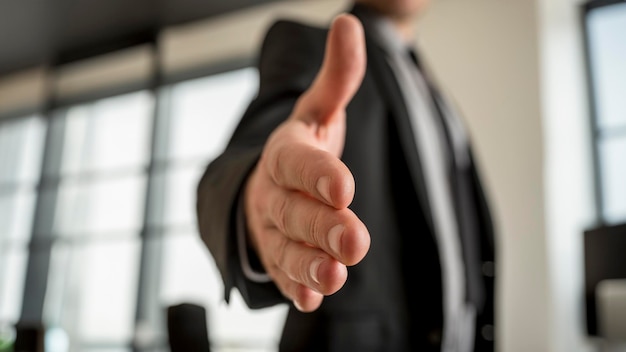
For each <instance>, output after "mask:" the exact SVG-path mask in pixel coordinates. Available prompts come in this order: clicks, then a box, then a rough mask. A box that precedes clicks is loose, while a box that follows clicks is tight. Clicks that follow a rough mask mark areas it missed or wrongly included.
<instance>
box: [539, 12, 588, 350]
mask: <svg viewBox="0 0 626 352" xmlns="http://www.w3.org/2000/svg"><path fill="white" fill-rule="evenodd" d="M581 3H582V1H580V0H542V1H538V4H539V13H540V18H539V20H540V33H541V37H540V43H539V44H540V49H541V74H540V76H541V93H542V94H541V96H542V112H543V116H544V118H543V120H544V126H543V127H544V132H543V133H544V139H545V141H546V143H545V170H544V174H545V177H546V183H545V198H546V203H545V204H546V205H545V206H546V220H547V221H546V229H547V231H548V234H549V236H548V258H549V263H548V264H549V265H548V267H549V269H550V271H549V275H550V276H549V281H550V293H551V296H550V301H549V302H550V307H551V310H550V314H551V315H550V322H551V330H550V335H551V345H550V347H551V351H555V352H570V351H576V352H578V351H594V350H596V346H594V345H593V344H592V342H594V341H592V340H590V339H588V338H587V336H586V333H585V328H586V327H585V325H584V320H583V319H584V317H585V315H584V314H585V312H584V308H583V307H584V306H583V305H582V304H583V302H584V301H583V299H584V296H583V294H584V286H583V284H584V282H583V273H584V271H583V270H584V267H583V246H582V241H583V231H584V229H585V228H586V227H588V226H589V225H590V223H591V221H592V220H593V218H594V212H595V210H594V199H593V198H594V195H593V177H592V176H593V175H592V174H593V169H592V160H591V141H590V136H591V132H590V129H589V126H590V123H589V116H588V113H587V111H588V102H587V94H586V93H587V92H586V88H585V84H586V83H585V71H584V56H583V42H582V39H583V38H582V28H581V24H582V22H581V17H580V15H581V12H580V4H581Z"/></svg>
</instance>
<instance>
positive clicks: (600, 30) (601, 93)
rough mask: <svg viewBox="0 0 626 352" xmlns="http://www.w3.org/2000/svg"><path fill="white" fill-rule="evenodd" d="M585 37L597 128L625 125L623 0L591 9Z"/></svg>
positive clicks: (625, 24)
mask: <svg viewBox="0 0 626 352" xmlns="http://www.w3.org/2000/svg"><path fill="white" fill-rule="evenodd" d="M588 27H589V32H588V39H589V50H590V63H591V70H592V71H591V72H592V82H593V88H594V92H593V93H594V97H595V99H596V113H597V114H598V124H599V125H600V127H601V128H610V127H617V126H622V127H625V126H626V99H624V94H625V92H626V65H625V64H624V63H626V35H624V33H626V3H622V4H615V5H610V6H604V7H601V8H598V9H594V10H592V11H591V12H590V13H589V16H588Z"/></svg>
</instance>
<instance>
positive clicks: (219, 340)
mask: <svg viewBox="0 0 626 352" xmlns="http://www.w3.org/2000/svg"><path fill="white" fill-rule="evenodd" d="M163 248H164V253H163V266H162V267H163V274H162V275H163V276H162V281H161V290H160V291H161V301H162V302H163V305H164V307H166V306H169V305H173V304H178V303H183V302H188V303H195V304H200V305H202V306H204V307H205V308H206V309H207V316H208V317H207V318H208V323H207V324H208V327H209V337H210V339H211V342H212V343H214V344H215V345H217V346H220V347H221V348H223V350H229V348H231V349H232V350H248V348H250V347H251V346H256V348H258V349H264V348H274V347H276V346H277V342H278V338H279V336H280V332H281V330H282V326H283V323H284V318H285V316H286V312H287V306H275V307H271V308H267V309H260V310H254V311H252V310H250V309H248V308H247V307H246V305H245V303H244V302H243V300H242V299H241V297H240V296H239V295H238V293H237V291H233V295H232V296H231V298H232V301H231V304H230V305H226V304H225V303H224V302H223V299H222V298H223V290H224V289H223V284H222V281H221V279H220V276H219V272H218V271H217V268H216V267H215V263H214V262H213V259H212V258H211V256H210V254H209V252H208V251H207V249H206V247H205V246H204V244H203V243H202V241H201V240H200V237H199V235H197V234H195V233H190V234H172V235H169V236H167V237H166V238H165V243H164V246H163ZM258 349H257V350H258Z"/></svg>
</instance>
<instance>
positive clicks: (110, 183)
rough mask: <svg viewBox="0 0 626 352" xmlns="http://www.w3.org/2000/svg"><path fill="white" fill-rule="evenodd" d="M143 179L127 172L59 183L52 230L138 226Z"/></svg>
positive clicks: (69, 232) (99, 230)
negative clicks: (124, 175) (111, 177)
mask: <svg viewBox="0 0 626 352" xmlns="http://www.w3.org/2000/svg"><path fill="white" fill-rule="evenodd" d="M145 181H146V178H145V176H127V177H120V178H117V179H112V180H100V181H96V182H89V183H73V182H65V183H63V184H62V185H61V187H60V191H59V198H58V202H57V209H56V217H55V222H54V233H56V234H59V235H79V234H85V233H110V232H119V231H124V232H131V231H138V230H140V228H141V226H142V223H143V207H144V202H145V200H144V194H145Z"/></svg>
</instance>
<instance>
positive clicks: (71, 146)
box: [61, 92, 153, 174]
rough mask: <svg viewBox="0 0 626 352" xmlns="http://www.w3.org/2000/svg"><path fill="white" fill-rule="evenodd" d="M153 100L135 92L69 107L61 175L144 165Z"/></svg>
mask: <svg viewBox="0 0 626 352" xmlns="http://www.w3.org/2000/svg"><path fill="white" fill-rule="evenodd" d="M152 111H153V98H152V95H150V94H149V93H148V92H137V93H132V94H127V95H123V96H118V97H113V98H108V99H103V100H100V101H97V102H95V103H91V104H85V105H80V106H75V107H72V108H69V109H68V110H67V113H66V115H65V118H66V121H65V123H66V125H65V130H64V136H63V138H64V139H63V152H62V162H61V173H62V174H75V173H80V172H93V171H103V170H112V169H123V168H129V167H134V168H137V167H138V166H145V165H146V163H147V161H148V156H149V155H148V154H149V150H150V138H149V137H150V130H151V123H150V121H151V117H152Z"/></svg>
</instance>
